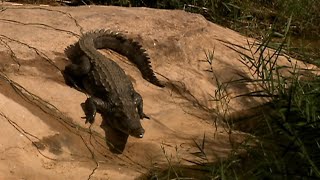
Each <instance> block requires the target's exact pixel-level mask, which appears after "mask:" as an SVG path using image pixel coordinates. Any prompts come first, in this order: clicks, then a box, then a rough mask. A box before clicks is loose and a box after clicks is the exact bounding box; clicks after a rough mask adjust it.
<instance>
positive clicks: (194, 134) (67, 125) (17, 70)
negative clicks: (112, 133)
mask: <svg viewBox="0 0 320 180" xmlns="http://www.w3.org/2000/svg"><path fill="white" fill-rule="evenodd" d="M103 28H105V29H111V30H114V31H120V32H123V33H124V34H125V35H126V36H128V37H130V38H133V39H134V40H136V41H138V42H140V43H141V44H142V45H143V47H144V48H145V49H146V50H147V53H148V54H149V55H150V58H151V62H152V67H153V69H154V70H155V72H156V73H157V76H158V77H159V79H160V80H161V81H163V82H165V83H166V84H167V86H166V87H165V88H159V87H156V86H154V85H152V84H150V83H148V82H147V81H146V80H144V79H143V78H142V77H141V74H140V72H139V71H138V70H137V68H136V67H134V66H133V65H131V64H130V63H129V62H128V60H127V59H125V58H124V57H122V56H120V55H118V54H115V53H113V52H109V51H103V53H104V54H105V55H106V56H109V57H111V58H112V59H114V60H115V61H116V62H117V63H119V64H120V65H121V67H123V68H124V70H125V71H126V73H127V74H128V75H129V76H130V77H131V79H132V81H133V83H134V86H135V89H136V90H137V91H138V92H139V93H140V94H141V95H142V97H143V100H144V111H145V113H146V114H147V115H149V116H150V117H151V120H143V121H142V125H143V127H144V128H145V130H146V134H145V136H144V138H143V139H135V138H132V137H130V138H129V140H128V143H127V146H126V149H125V151H124V153H123V154H121V155H116V154H112V153H111V152H110V151H109V150H108V148H107V147H106V144H105V142H104V135H105V134H104V131H102V130H101V128H100V126H99V125H100V123H101V118H100V117H98V118H97V120H96V123H95V124H94V125H93V126H92V127H91V130H89V127H88V125H85V124H84V120H83V119H81V117H83V116H84V113H83V111H82V109H81V106H80V104H81V103H82V102H84V101H85V99H86V96H85V94H83V93H81V92H78V91H76V90H75V89H72V88H70V87H68V86H67V85H65V83H64V80H63V77H62V75H61V73H60V71H61V70H62V69H64V66H65V65H66V64H68V63H69V62H68V60H67V59H66V57H65V55H64V54H63V51H64V48H66V47H67V46H68V45H70V44H72V43H74V42H75V41H76V40H77V39H78V38H79V35H81V33H83V32H86V31H88V30H93V29H103ZM219 39H220V40H225V41H229V42H232V43H235V44H239V45H246V40H247V38H246V37H243V36H241V35H239V34H238V33H236V32H234V31H231V30H229V29H227V28H223V27H220V26H218V25H215V24H213V23H210V22H208V21H206V20H205V19H204V18H203V17H202V16H200V15H196V14H192V13H187V12H184V11H178V10H174V11H173V10H170V11H169V10H155V9H147V8H121V7H99V6H86V7H39V6H11V5H9V4H2V5H1V4H0V70H1V73H0V75H1V76H0V123H1V126H0V151H1V153H0V179H134V178H136V177H138V176H140V175H141V173H145V172H147V171H148V170H149V169H151V168H153V167H159V166H162V165H166V164H167V160H166V158H165V156H167V157H168V158H170V157H171V156H172V161H173V162H174V161H179V160H181V159H179V157H183V158H185V159H189V160H200V159H197V157H196V156H194V155H192V153H195V152H198V151H199V150H198V149H197V148H196V146H195V143H194V140H195V141H196V142H199V143H200V142H201V139H202V138H203V135H204V134H205V135H206V144H205V147H206V148H205V152H206V154H207V156H208V158H209V159H211V160H214V159H216V158H217V157H226V156H227V155H228V152H229V150H230V143H229V135H228V134H227V133H226V132H225V131H224V129H223V128H222V127H220V126H218V127H217V128H216V127H215V126H213V124H214V119H215V118H214V116H213V113H212V109H213V108H215V103H213V102H212V101H208V100H211V99H212V97H211V96H212V95H213V94H214V90H216V82H215V81H214V80H213V79H212V73H209V72H208V71H206V70H208V69H209V68H210V66H209V64H208V63H206V62H204V61H202V60H204V59H205V53H204V52H205V51H212V50H214V51H215V53H214V62H213V66H212V67H213V70H214V73H215V74H216V75H217V77H218V79H219V81H221V82H225V81H229V80H231V79H236V78H239V77H238V74H246V73H248V72H246V71H245V69H246V68H245V67H244V66H243V64H241V63H240V62H239V61H238V58H239V55H238V54H237V53H236V52H234V51H232V50H230V49H229V48H227V47H226V46H225V45H224V44H223V43H222V42H220V41H218V40H219ZM229 91H230V93H231V94H233V95H236V94H241V93H245V92H248V87H246V86H245V85H241V86H240V85H237V86H236V85H234V86H230V87H229ZM256 104H257V102H256V100H254V99H248V98H236V99H232V100H231V102H230V107H231V108H232V110H234V111H236V110H241V109H246V108H249V107H252V106H254V105H256ZM210 112H211V113H210ZM238 137H240V135H239V134H233V135H232V137H231V139H237V138H238ZM181 163H183V164H187V161H184V160H181Z"/></svg>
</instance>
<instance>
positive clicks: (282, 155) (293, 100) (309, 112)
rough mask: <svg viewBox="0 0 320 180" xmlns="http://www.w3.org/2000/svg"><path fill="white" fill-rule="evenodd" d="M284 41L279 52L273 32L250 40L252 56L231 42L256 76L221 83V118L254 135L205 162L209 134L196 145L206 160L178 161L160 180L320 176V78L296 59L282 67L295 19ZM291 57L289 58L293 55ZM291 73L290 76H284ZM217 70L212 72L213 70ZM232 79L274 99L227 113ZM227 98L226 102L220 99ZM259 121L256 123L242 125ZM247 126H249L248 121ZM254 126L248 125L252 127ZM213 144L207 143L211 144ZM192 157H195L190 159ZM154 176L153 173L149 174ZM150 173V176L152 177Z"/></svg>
mask: <svg viewBox="0 0 320 180" xmlns="http://www.w3.org/2000/svg"><path fill="white" fill-rule="evenodd" d="M286 24H287V26H286V28H285V29H286V31H284V37H283V38H282V41H281V43H280V44H279V46H278V47H277V49H275V50H274V51H270V50H268V48H267V47H268V46H270V45H269V43H270V42H272V38H274V35H273V34H272V33H271V34H269V36H266V37H265V38H264V40H263V41H262V42H259V43H254V44H248V46H249V51H250V52H251V54H252V56H248V55H247V54H245V53H242V52H241V51H239V50H238V49H236V48H235V47H236V46H234V45H233V44H230V43H228V42H225V44H226V46H228V47H229V48H231V49H233V50H235V51H237V52H239V53H240V55H241V59H240V61H241V62H242V63H243V64H244V65H246V66H247V67H248V68H249V69H251V70H252V71H251V72H252V74H251V77H250V78H249V77H243V78H242V79H238V80H236V81H232V82H227V83H219V82H218V80H217V84H218V90H217V91H216V92H215V93H214V94H215V100H217V101H218V102H219V103H220V104H218V106H219V107H220V108H217V109H220V112H221V114H222V116H221V117H222V120H223V121H224V122H226V124H228V125H229V126H228V127H229V128H230V129H231V131H230V133H232V131H233V130H236V129H237V130H241V131H244V132H247V133H250V134H251V135H253V136H248V138H247V139H246V140H245V141H244V142H242V143H241V144H234V148H233V151H232V152H231V154H230V156H229V157H228V158H227V159H224V160H223V159H221V160H220V161H219V162H217V163H212V162H208V161H206V158H204V157H206V155H205V153H204V149H203V148H204V147H206V146H205V137H204V138H203V141H202V143H201V144H197V143H196V144H195V145H196V147H198V149H199V152H200V154H197V157H202V158H203V159H204V161H203V162H201V163H200V162H193V163H194V166H179V165H177V166H173V165H172V163H169V168H168V169H165V170H161V171H160V170H157V171H155V172H153V173H152V176H153V177H156V179H174V178H175V179H184V178H195V179H319V178H320V145H319V142H320V133H319V131H320V110H319V108H318V107H319V105H320V101H319V97H320V77H319V76H316V75H314V74H313V73H312V72H310V70H305V69H300V68H298V67H297V66H296V64H291V66H279V65H277V63H276V62H277V60H278V59H279V58H280V57H282V58H283V57H287V56H284V54H283V47H285V44H287V41H288V39H289V36H288V35H289V27H290V24H291V18H289V21H288V23H286ZM249 54H250V53H249ZM206 57H207V62H208V63H209V64H210V65H211V66H214V54H213V52H212V53H210V52H209V53H207V56H206ZM287 58H288V62H290V59H289V57H287ZM284 71H288V72H290V76H288V75H286V76H285V75H283V73H280V72H284ZM211 72H212V73H214V72H213V71H211ZM230 83H245V84H251V85H255V86H259V90H257V91H253V92H250V93H247V94H243V95H241V96H247V97H263V98H267V99H268V100H269V102H268V103H266V104H264V105H263V106H262V108H263V110H264V111H262V112H265V113H262V114H261V112H258V113H257V112H252V114H253V115H252V116H250V117H251V118H248V117H249V116H245V117H243V118H241V117H240V118H237V119H232V118H231V116H228V113H226V111H227V109H226V108H225V107H228V104H227V103H228V102H229V100H228V98H230V97H226V96H225V95H226V94H228V93H227V91H228V89H227V87H228V85H229V84H230ZM221 102H222V104H221ZM250 121H253V122H254V126H253V128H251V129H249V128H239V127H240V126H239V124H241V125H242V126H243V125H246V124H247V123H252V122H250ZM245 127H246V126H245ZM248 127H249V126H248ZM207 148H208V147H207ZM190 162H192V161H190ZM150 177H151V176H150ZM150 177H149V178H150Z"/></svg>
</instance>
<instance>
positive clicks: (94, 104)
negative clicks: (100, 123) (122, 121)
mask: <svg viewBox="0 0 320 180" xmlns="http://www.w3.org/2000/svg"><path fill="white" fill-rule="evenodd" d="M82 108H83V111H84V113H85V115H86V117H85V119H86V122H85V123H86V124H87V123H88V122H89V123H90V124H92V123H94V119H95V117H96V113H97V110H98V111H99V110H102V109H110V105H108V104H107V103H106V102H105V101H103V100H101V99H99V98H96V97H90V98H87V100H86V101H85V102H84V103H82Z"/></svg>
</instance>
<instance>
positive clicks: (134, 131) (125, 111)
mask: <svg viewBox="0 0 320 180" xmlns="http://www.w3.org/2000/svg"><path fill="white" fill-rule="evenodd" d="M109 117H110V116H109ZM108 122H109V124H110V126H111V127H113V128H115V129H118V130H120V131H121V132H123V133H125V134H128V135H130V136H133V137H136V138H143V135H144V132H145V130H144V129H143V127H142V125H141V122H140V117H139V115H138V112H137V111H136V109H135V107H130V106H129V107H128V106H125V107H123V108H119V109H117V110H115V111H113V113H112V117H111V118H110V119H109V118H108Z"/></svg>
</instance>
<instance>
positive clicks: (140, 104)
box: [133, 92, 150, 119]
mask: <svg viewBox="0 0 320 180" xmlns="http://www.w3.org/2000/svg"><path fill="white" fill-rule="evenodd" d="M133 99H134V104H135V105H136V106H137V109H138V114H139V116H140V119H143V118H146V119H150V118H149V117H148V116H147V115H146V114H144V112H143V100H142V97H141V95H140V94H139V93H137V92H134V94H133Z"/></svg>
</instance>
